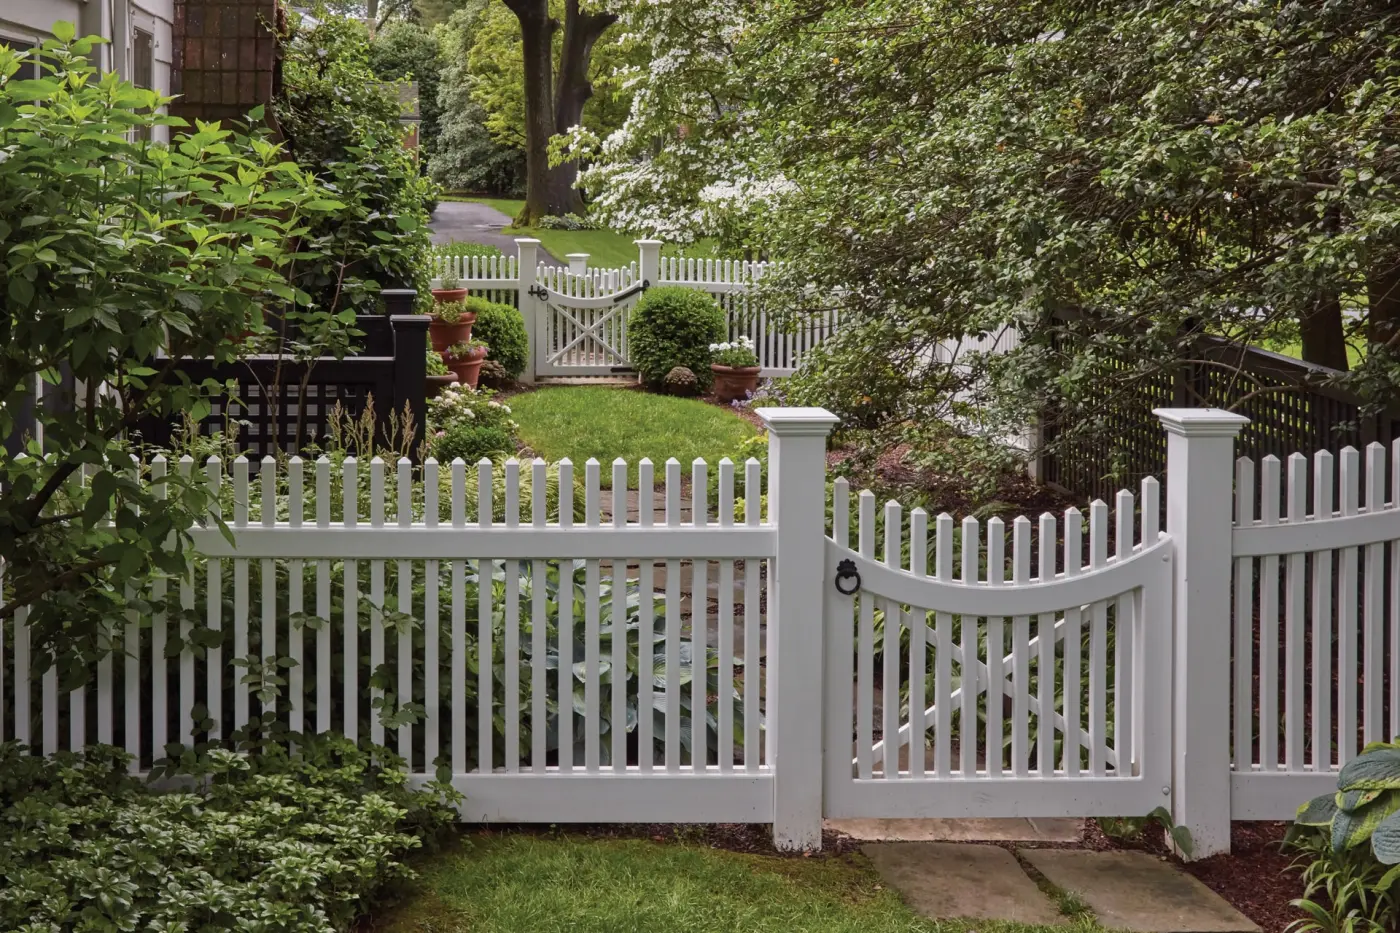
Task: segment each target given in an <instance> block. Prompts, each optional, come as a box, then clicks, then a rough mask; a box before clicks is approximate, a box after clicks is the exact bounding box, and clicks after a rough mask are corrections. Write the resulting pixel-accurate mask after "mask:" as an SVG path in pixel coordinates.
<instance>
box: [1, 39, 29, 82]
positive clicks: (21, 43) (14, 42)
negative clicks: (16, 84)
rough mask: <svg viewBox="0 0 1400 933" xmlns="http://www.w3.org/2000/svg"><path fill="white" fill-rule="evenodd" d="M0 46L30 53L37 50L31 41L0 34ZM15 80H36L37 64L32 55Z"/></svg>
mask: <svg viewBox="0 0 1400 933" xmlns="http://www.w3.org/2000/svg"><path fill="white" fill-rule="evenodd" d="M0 45H8V46H9V47H10V48H12V49H19V50H23V49H28V50H30V51H31V52H32V51H34V50H35V49H37V48H38V46H37V45H35V43H34V41H33V40H32V39H16V38H14V37H13V36H7V35H3V34H0ZM15 77H16V78H37V77H39V62H38V60H37V59H36V58H34V57H33V56H32V55H31V56H30V57H29V59H28V60H27V61H26V62H25V63H24V65H22V66H21V67H20V69H19V73H18V74H16V75H15Z"/></svg>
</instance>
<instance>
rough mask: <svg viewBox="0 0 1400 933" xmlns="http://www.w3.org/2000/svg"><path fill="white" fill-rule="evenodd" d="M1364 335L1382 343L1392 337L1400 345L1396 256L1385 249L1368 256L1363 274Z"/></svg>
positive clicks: (1399, 282)
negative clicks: (1364, 282)
mask: <svg viewBox="0 0 1400 933" xmlns="http://www.w3.org/2000/svg"><path fill="white" fill-rule="evenodd" d="M1366 296H1367V299H1368V301H1367V303H1368V304H1369V305H1370V309H1369V313H1368V314H1367V315H1366V330H1367V337H1368V338H1369V340H1370V342H1371V343H1373V344H1379V345H1384V344H1386V343H1387V342H1389V341H1391V340H1395V343H1394V344H1391V346H1392V347H1394V346H1397V345H1400V337H1397V334H1400V256H1397V255H1396V254H1394V253H1386V254H1384V255H1382V256H1378V257H1375V258H1373V259H1372V263H1371V269H1370V272H1369V274H1368V275H1367V277H1366Z"/></svg>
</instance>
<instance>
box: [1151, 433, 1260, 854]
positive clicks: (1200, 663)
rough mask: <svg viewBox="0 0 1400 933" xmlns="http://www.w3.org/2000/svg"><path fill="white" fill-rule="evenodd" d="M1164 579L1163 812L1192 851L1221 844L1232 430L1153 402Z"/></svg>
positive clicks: (1225, 825) (1226, 818)
mask: <svg viewBox="0 0 1400 933" xmlns="http://www.w3.org/2000/svg"><path fill="white" fill-rule="evenodd" d="M1153 414H1155V415H1156V416H1157V417H1158V419H1160V420H1161V422H1162V424H1163V425H1164V426H1165V427H1166V430H1167V533H1168V534H1170V535H1171V536H1172V539H1173V546H1174V549H1175V552H1176V557H1175V561H1174V571H1173V582H1172V591H1173V592H1172V641H1173V652H1172V653H1173V658H1174V661H1175V664H1174V674H1173V677H1172V695H1173V699H1172V819H1173V820H1174V821H1175V822H1176V823H1177V825H1179V826H1184V827H1186V828H1187V829H1189V830H1190V831H1191V839H1192V842H1193V844H1194V852H1193V853H1192V855H1193V857H1194V858H1205V857H1206V856H1210V855H1216V854H1219V853H1222V852H1229V851H1230V715H1229V711H1230V574H1231V568H1232V567H1233V565H1234V562H1233V561H1232V559H1231V555H1232V551H1233V537H1232V536H1233V523H1232V522H1233V520H1232V516H1233V514H1234V509H1233V480H1234V451H1235V437H1236V436H1237V435H1238V434H1239V432H1240V429H1241V428H1242V427H1244V426H1245V425H1246V424H1248V423H1249V419H1248V418H1246V417H1244V416H1243V415H1237V414H1234V413H1232V412H1228V411H1223V410H1221V409H1217V408H1159V409H1156V410H1155V411H1154V412H1153Z"/></svg>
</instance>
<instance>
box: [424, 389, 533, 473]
mask: <svg viewBox="0 0 1400 933" xmlns="http://www.w3.org/2000/svg"><path fill="white" fill-rule="evenodd" d="M494 395H495V393H493V392H492V391H491V390H490V389H477V390H476V391H473V390H472V389H470V388H468V387H467V386H463V385H453V386H449V387H448V388H446V389H444V390H443V391H442V392H440V393H438V396H437V397H436V398H433V399H429V400H428V428H429V430H430V431H431V433H432V439H431V443H432V448H433V456H434V457H436V458H437V460H438V462H439V463H451V462H452V461H453V460H455V459H457V458H458V457H461V458H462V459H463V460H465V461H466V462H467V463H476V462H477V461H478V460H480V459H482V458H483V457H485V458H487V459H492V460H494V459H496V458H498V457H502V456H507V455H509V454H512V453H514V452H515V449H516V447H517V441H516V432H517V431H519V429H520V426H519V425H517V424H516V423H515V421H514V420H512V419H511V416H510V415H511V412H510V407H509V406H507V405H505V404H503V403H501V402H498V401H496V399H495V398H494V397H493V396H494Z"/></svg>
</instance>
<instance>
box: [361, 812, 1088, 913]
mask: <svg viewBox="0 0 1400 933" xmlns="http://www.w3.org/2000/svg"><path fill="white" fill-rule="evenodd" d="M419 873H420V875H421V879H420V881H419V882H418V883H417V884H416V886H415V890H414V891H413V892H412V893H411V894H410V895H409V896H408V897H407V898H406V899H405V900H404V901H403V902H401V903H400V904H399V905H397V907H395V908H394V909H392V910H390V911H389V912H388V913H387V914H386V915H385V916H384V917H383V918H382V920H380V919H378V918H377V919H376V922H375V924H374V930H375V931H386V933H468V931H470V933H523V931H530V933H659V931H665V933H735V931H741V933H972V931H980V933H1051V931H1055V933H1067V931H1068V933H1074V931H1076V930H1078V931H1086V930H1090V929H1097V928H1096V927H1093V926H1091V925H1090V924H1088V923H1086V922H1083V921H1080V922H1078V923H1075V922H1070V923H1068V924H1067V925H1066V926H1061V927H1033V926H1025V925H1022V924H1013V923H993V922H986V921H949V922H942V923H935V922H932V921H928V920H922V919H920V918H919V917H917V916H915V915H914V914H913V913H912V912H911V911H910V910H909V909H908V908H907V907H905V906H904V904H903V903H902V902H901V901H900V899H899V897H898V896H897V895H896V894H895V893H894V892H893V891H892V890H890V889H889V888H887V887H886V886H884V885H882V884H881V883H880V880H879V878H878V877H877V876H876V875H875V873H874V872H873V871H872V870H871V868H870V865H869V863H868V862H866V861H865V859H864V858H863V857H861V856H843V857H825V856H823V857H816V858H776V857H771V856H759V855H743V854H738V853H734V852H726V851H722V850H717V849H711V848H708V847H705V846H701V845H692V844H682V843H656V842H651V841H648V840H643V839H587V838H582V837H570V836H555V837H544V836H533V835H490V836H486V835H470V836H464V837H463V838H462V840H461V842H460V843H459V844H458V845H455V846H453V847H452V848H451V849H449V850H448V851H447V852H445V853H442V854H439V855H437V856H433V857H428V858H425V859H423V860H422V864H421V865H420V866H419Z"/></svg>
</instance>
